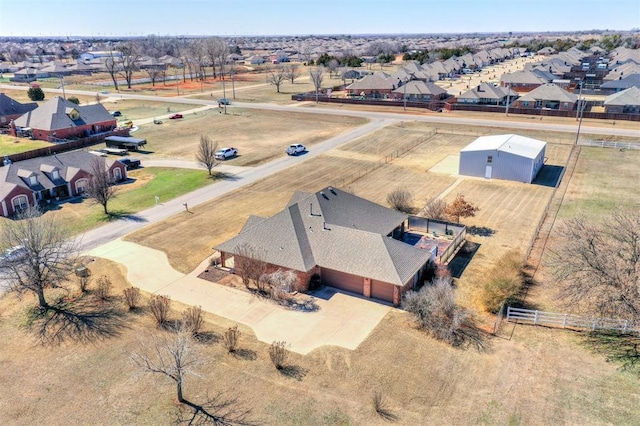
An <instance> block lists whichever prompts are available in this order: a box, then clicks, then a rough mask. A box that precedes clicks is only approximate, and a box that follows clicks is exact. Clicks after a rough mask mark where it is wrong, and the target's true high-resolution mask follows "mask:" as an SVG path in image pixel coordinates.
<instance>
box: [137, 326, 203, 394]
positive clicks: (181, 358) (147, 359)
mask: <svg viewBox="0 0 640 426" xmlns="http://www.w3.org/2000/svg"><path fill="white" fill-rule="evenodd" d="M129 356H130V357H131V359H132V360H133V362H134V363H135V364H136V365H137V366H138V367H140V368H141V369H142V370H143V371H145V372H148V373H155V374H161V375H163V376H165V377H168V378H169V379H171V380H173V381H174V382H175V384H176V393H177V397H178V401H179V402H185V399H184V396H183V393H182V388H183V385H184V381H185V377H186V376H187V375H189V374H196V367H197V366H198V365H199V364H200V360H199V356H198V353H197V351H196V348H195V346H194V343H193V341H192V340H191V335H190V334H189V332H187V331H184V330H180V329H178V330H177V331H176V333H175V334H173V335H171V336H157V335H152V336H151V343H150V344H144V343H142V342H139V343H138V350H137V351H136V352H133V353H131V354H130V355H129Z"/></svg>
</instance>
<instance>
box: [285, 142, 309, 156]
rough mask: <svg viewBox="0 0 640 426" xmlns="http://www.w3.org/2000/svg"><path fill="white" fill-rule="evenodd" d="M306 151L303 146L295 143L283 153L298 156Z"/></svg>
mask: <svg viewBox="0 0 640 426" xmlns="http://www.w3.org/2000/svg"><path fill="white" fill-rule="evenodd" d="M306 150H307V148H305V147H304V145H300V144H299V143H295V144H293V145H290V146H289V148H287V149H286V150H285V152H286V153H287V154H288V155H298V154H302V153H303V152H305V151H306Z"/></svg>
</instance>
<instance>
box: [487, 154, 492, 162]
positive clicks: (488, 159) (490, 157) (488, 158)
mask: <svg viewBox="0 0 640 426" xmlns="http://www.w3.org/2000/svg"><path fill="white" fill-rule="evenodd" d="M491 163H493V155H489V156H487V164H491Z"/></svg>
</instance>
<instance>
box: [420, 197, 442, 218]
mask: <svg viewBox="0 0 640 426" xmlns="http://www.w3.org/2000/svg"><path fill="white" fill-rule="evenodd" d="M446 210H447V203H446V201H444V200H443V199H441V198H434V199H432V200H431V201H429V202H428V203H427V205H426V206H424V209H422V212H421V213H422V215H423V216H424V217H428V218H429V219H439V220H445V219H446V218H447V214H446V213H445V211H446Z"/></svg>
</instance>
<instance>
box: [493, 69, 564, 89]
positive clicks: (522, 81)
mask: <svg viewBox="0 0 640 426" xmlns="http://www.w3.org/2000/svg"><path fill="white" fill-rule="evenodd" d="M550 81H551V80H550V79H549V78H548V77H545V76H542V75H540V74H539V73H536V72H534V71H516V72H512V73H508V74H503V75H502V76H501V77H500V86H502V87H507V86H509V87H511V89H513V90H515V91H517V92H528V91H530V90H533V89H536V88H538V87H540V86H542V85H543V84H546V83H549V82H550Z"/></svg>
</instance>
